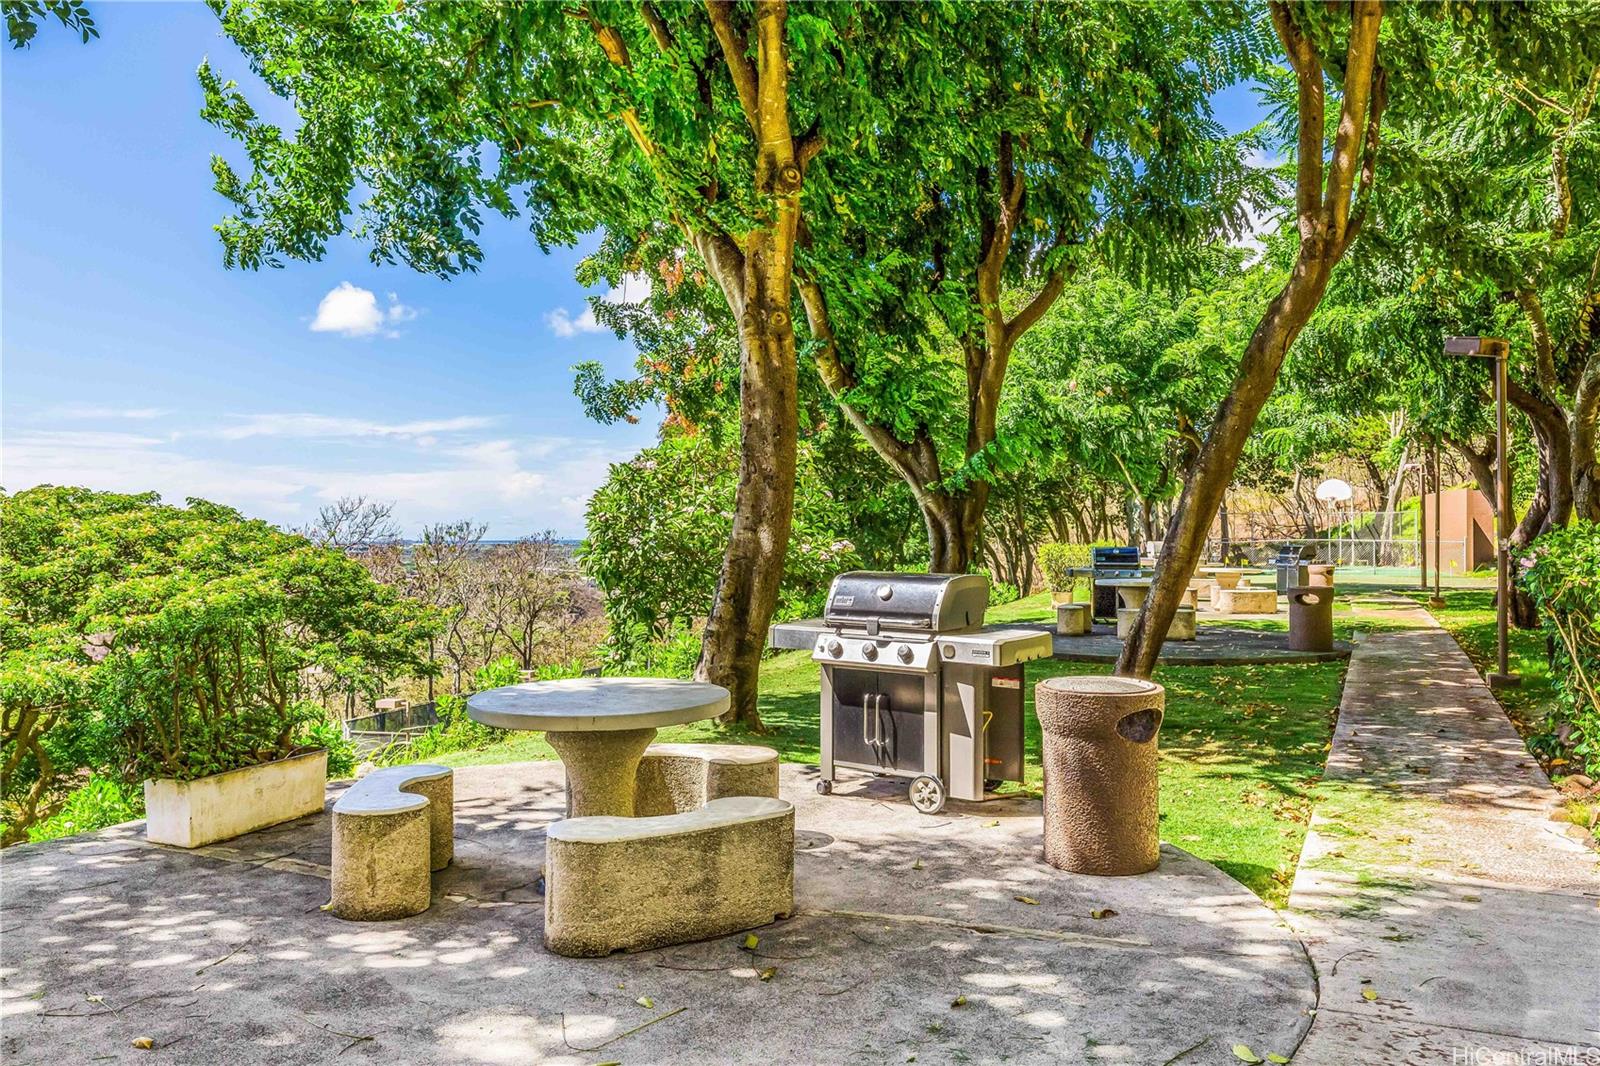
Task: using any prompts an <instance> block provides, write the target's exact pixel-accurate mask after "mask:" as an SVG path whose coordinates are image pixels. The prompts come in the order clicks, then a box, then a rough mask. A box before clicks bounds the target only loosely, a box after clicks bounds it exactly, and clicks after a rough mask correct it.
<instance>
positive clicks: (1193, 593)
mask: <svg viewBox="0 0 1600 1066" xmlns="http://www.w3.org/2000/svg"><path fill="white" fill-rule="evenodd" d="M1209 584H1210V582H1209V581H1196V580H1194V579H1193V578H1191V579H1190V580H1189V586H1188V588H1186V589H1184V590H1183V603H1184V606H1186V607H1192V608H1194V609H1195V610H1197V611H1198V610H1199V609H1200V590H1201V588H1203V587H1205V586H1207V585H1209Z"/></svg>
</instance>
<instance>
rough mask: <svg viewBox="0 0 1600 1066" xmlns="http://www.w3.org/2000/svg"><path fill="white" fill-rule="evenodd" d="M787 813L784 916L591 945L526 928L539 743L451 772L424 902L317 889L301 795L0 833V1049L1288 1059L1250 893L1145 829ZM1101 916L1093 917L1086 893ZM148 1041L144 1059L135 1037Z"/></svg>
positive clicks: (825, 804) (791, 792)
mask: <svg viewBox="0 0 1600 1066" xmlns="http://www.w3.org/2000/svg"><path fill="white" fill-rule="evenodd" d="M814 776H815V768H814V767H799V766H785V767H784V768H783V795H784V796H785V798H788V799H790V800H792V801H794V803H795V804H796V807H797V827H798V832H797V845H798V849H799V854H798V856H797V859H796V882H797V904H798V906H799V913H798V914H797V915H796V916H795V917H794V918H792V919H790V920H788V921H784V922H780V923H778V924H775V925H772V926H768V927H766V928H763V929H760V930H757V936H758V937H759V941H758V942H757V943H756V945H755V946H754V948H753V949H752V948H748V947H746V944H745V939H744V937H743V936H733V937H727V938H723V939H720V940H715V941H709V942H703V943H698V944H690V945H684V946H680V947H676V948H670V949H665V950H660V951H653V952H644V953H640V954H636V955H614V956H612V957H610V958H607V959H600V960H573V959H564V958H559V957H556V956H554V955H551V954H549V953H547V952H546V951H545V950H544V948H543V947H542V946H541V943H540V939H541V932H542V930H541V926H542V906H541V896H540V881H539V874H540V866H541V861H542V857H543V849H544V829H545V827H546V826H547V825H548V824H549V823H550V822H551V821H552V820H554V819H556V818H557V817H559V816H560V812H561V807H562V791H561V778H560V767H559V766H558V765H556V764H554V763H524V764H516V765H508V766H487V767H475V768H470V769H464V770H459V771H457V781H456V789H457V802H456V838H457V839H456V861H455V864H454V865H453V866H452V867H450V868H449V869H447V870H446V871H444V872H442V873H441V874H439V875H437V877H436V879H435V902H434V905H433V907H432V909H431V910H429V911H428V912H426V913H425V914H422V915H420V916H418V917H416V918H412V919H407V920H404V921H397V922H387V923H373V924H357V923H349V922H344V921H340V920H339V919H337V918H334V917H332V916H331V915H329V914H327V913H325V912H323V911H322V910H321V906H322V905H323V904H324V903H325V902H326V901H327V898H328V881H327V878H328V868H327V864H328V858H329V854H328V852H329V825H328V816H327V814H326V813H324V814H321V815H316V816H312V817H309V818H305V819H301V820H300V821H298V822H294V823H290V824H288V825H284V826H279V827H276V828H274V829H271V830H266V831H263V832H259V833H255V834H251V835H250V836H247V837H244V838H241V839H239V840H236V841H232V842H230V843H229V844H228V845H217V846H212V847H209V848H204V849H201V850H199V851H196V852H184V851H179V850H176V849H172V848H165V847H158V846H153V845H149V844H146V843H145V842H144V841H143V839H142V837H141V835H140V830H141V828H142V824H141V823H132V824H129V825H127V826H121V827H116V828H113V829H109V830H105V831H103V832H100V833H98V834H95V835H92V836H86V837H77V838H71V839H68V840H63V841H58V842H53V843H48V844H40V845H29V846H24V847H19V848H15V849H12V850H9V851H7V852H6V854H5V857H4V888H5V918H4V926H3V927H0V934H3V942H0V963H3V983H0V997H3V1000H0V1011H3V1016H4V1019H5V1024H4V1033H3V1038H0V1044H3V1053H4V1055H5V1058H6V1060H7V1062H8V1063H14V1064H16V1066H23V1064H30V1063H69V1062H70V1063H83V1062H93V1061H113V1060H118V1061H120V1060H123V1059H126V1058H128V1057H129V1056H133V1055H139V1054H141V1052H138V1051H135V1050H133V1048H134V1041H136V1040H145V1039H147V1040H149V1041H150V1043H151V1045H152V1046H153V1052H154V1056H156V1057H159V1061H163V1062H192V1063H209V1062H221V1061H226V1062H228V1063H281V1062H287V1061H293V1062H324V1061H326V1062H341V1063H345V1062H360V1061H373V1062H400V1063H412V1062H415V1063H425V1062H426V1063H436V1062H461V1063H519V1064H526V1063H562V1064H568V1063H570V1064H579V1063H596V1062H622V1061H626V1062H629V1063H664V1062H680V1063H698V1062H752V1063H756V1062H759V1063H772V1062H860V1063H871V1064H874V1066H879V1064H882V1063H887V1062H910V1061H918V1062H924V1063H935V1062H938V1063H942V1062H970V1063H990V1062H1005V1061H1010V1062H1059V1061H1067V1062H1078V1061H1090V1062H1097V1061H1105V1062H1123V1063H1162V1062H1168V1061H1173V1060H1175V1059H1176V1060H1177V1061H1181V1062H1183V1063H1185V1064H1193V1063H1229V1062H1237V1061H1238V1060H1237V1059H1236V1058H1235V1056H1234V1054H1233V1052H1232V1050H1231V1048H1232V1046H1233V1045H1235V1044H1246V1045H1248V1046H1249V1047H1250V1048H1252V1049H1253V1050H1254V1051H1255V1052H1256V1054H1258V1055H1262V1056H1265V1055H1266V1054H1267V1053H1268V1052H1274V1053H1278V1054H1282V1055H1290V1054H1292V1053H1293V1052H1294V1050H1295V1049H1296V1047H1297V1046H1298V1045H1299V1043H1300V1040H1301V1039H1302V1037H1303V1036H1304V1034H1305V1032H1306V1030H1307V1028H1308V1026H1309V1024H1310V1021H1311V1014H1310V1011H1311V1009H1312V1008H1313V1007H1314V1006H1315V1002H1316V982H1315V977H1314V974H1313V970H1312V967H1311V965H1310V963H1309V960H1308V959H1307V956H1306V954H1305V951H1304V950H1303V949H1302V947H1301V945H1300V943H1299V941H1298V940H1297V939H1296V938H1295V936H1294V935H1293V934H1292V933H1290V932H1289V931H1288V930H1287V929H1286V928H1285V927H1284V926H1283V925H1282V923H1281V922H1280V921H1279V919H1278V917H1277V915H1275V914H1274V913H1273V912H1272V911H1270V910H1268V909H1267V908H1266V907H1265V906H1263V905H1262V904H1261V903H1260V902H1259V901H1258V900H1257V899H1256V898H1255V897H1254V896H1253V895H1251V894H1250V893H1249V892H1247V891H1246V890H1245V889H1243V888H1242V887H1241V886H1239V885H1238V884H1237V883H1236V882H1234V881H1232V880H1230V879H1229V878H1228V877H1226V876H1225V875H1223V874H1222V873H1221V872H1220V871H1218V870H1217V869H1216V868H1215V867H1212V866H1210V865H1209V864H1207V863H1204V862H1201V861H1200V860H1198V859H1195V858H1193V857H1191V856H1189V855H1187V854H1185V853H1184V852H1182V851H1179V850H1178V849H1176V848H1172V847H1170V846H1164V847H1163V849H1162V863H1161V866H1160V868H1159V869H1158V870H1157V871H1155V872H1154V873H1151V874H1148V875H1145V876H1142V877H1137V878H1124V879H1097V878H1090V877H1080V876H1071V875H1067V874H1063V873H1061V872H1060V871H1057V870H1054V869H1052V868H1051V867H1048V866H1045V865H1044V864H1043V862H1042V861H1041V859H1040V832H1041V823H1040V816H1039V807H1038V804H1037V802H1036V801H1030V800H1025V799H1009V800H1004V801H996V802H991V803H988V804H983V805H976V804H959V803H952V804H951V807H950V809H948V810H946V811H945V812H944V813H943V814H940V815H938V816H934V817H927V816H923V815H919V814H917V813H915V812H914V811H912V810H911V809H910V808H909V807H908V806H907V805H906V803H905V802H904V797H903V791H902V787H901V786H902V783H901V782H899V781H896V780H892V779H890V780H877V779H873V778H870V777H853V778H846V779H843V780H841V782H840V788H839V790H838V791H837V792H836V793H835V794H834V795H833V796H832V797H826V798H824V797H821V796H818V795H816V794H815V791H814V789H813V786H812V781H813V778H814ZM1096 914H1098V915H1100V917H1098V918H1097V917H1095V915H1096ZM153 1060H154V1058H153Z"/></svg>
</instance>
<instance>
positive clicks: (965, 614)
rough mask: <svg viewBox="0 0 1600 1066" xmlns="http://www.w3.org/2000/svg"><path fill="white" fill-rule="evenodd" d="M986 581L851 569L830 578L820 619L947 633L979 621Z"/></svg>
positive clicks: (968, 576) (874, 628)
mask: <svg viewBox="0 0 1600 1066" xmlns="http://www.w3.org/2000/svg"><path fill="white" fill-rule="evenodd" d="M988 607H989V581H988V579H987V578H985V577H984V576H983V575H982V574H895V573H877V572H873V571H870V570H854V571H851V572H850V573H847V574H840V575H839V576H838V577H836V578H834V579H833V585H832V587H831V588H829V589H828V606H827V610H826V611H825V612H824V613H823V620H824V621H826V622H828V623H829V624H830V625H847V626H860V627H863V628H865V629H866V631H867V632H868V633H869V634H875V633H877V631H878V630H879V628H880V627H881V628H883V629H900V630H916V631H921V632H930V633H949V632H956V631H959V630H963V629H976V628H977V627H978V626H981V625H983V613H984V611H986V610H987V609H988Z"/></svg>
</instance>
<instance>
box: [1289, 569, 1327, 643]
mask: <svg viewBox="0 0 1600 1066" xmlns="http://www.w3.org/2000/svg"><path fill="white" fill-rule="evenodd" d="M1288 595H1289V647H1290V649H1292V650H1294V651H1332V650H1333V588H1332V587H1331V586H1312V585H1307V586H1305V587H1303V588H1297V589H1290V590H1289V594H1288Z"/></svg>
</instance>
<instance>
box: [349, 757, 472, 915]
mask: <svg viewBox="0 0 1600 1066" xmlns="http://www.w3.org/2000/svg"><path fill="white" fill-rule="evenodd" d="M454 807H455V775H454V774H453V773H452V772H451V771H450V769H449V768H448V767H444V766H434V765H431V764H429V763H417V764H416V765H414V766H392V767H389V768H387V769H383V770H375V771H373V772H372V773H370V774H368V775H367V776H366V777H363V778H362V779H361V780H359V781H357V782H356V783H355V784H354V785H351V786H350V788H349V790H348V791H347V792H345V794H344V795H343V796H340V797H339V800H338V802H336V803H335V804H334V805H333V902H332V905H331V906H330V907H329V910H331V911H332V912H333V913H334V914H335V915H337V916H338V917H340V918H348V919H350V920H351V921H383V920H385V919H389V918H407V917H410V916H411V915H413V914H421V913H422V912H423V911H425V910H427V909H428V905H429V904H430V903H431V902H432V901H433V885H432V880H431V878H430V877H429V876H428V875H429V874H430V873H431V872H432V871H434V870H442V869H444V868H445V867H446V866H448V865H450V860H451V859H452V858H453V857H454V855H455V814H454Z"/></svg>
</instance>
